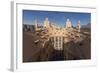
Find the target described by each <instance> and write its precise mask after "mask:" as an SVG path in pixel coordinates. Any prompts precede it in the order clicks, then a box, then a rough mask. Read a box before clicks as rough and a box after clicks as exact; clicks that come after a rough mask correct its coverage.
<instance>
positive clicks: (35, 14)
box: [23, 10, 91, 26]
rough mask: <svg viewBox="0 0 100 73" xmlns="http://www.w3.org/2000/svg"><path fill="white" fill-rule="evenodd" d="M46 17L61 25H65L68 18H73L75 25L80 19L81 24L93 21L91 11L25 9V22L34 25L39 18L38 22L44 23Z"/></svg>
mask: <svg viewBox="0 0 100 73" xmlns="http://www.w3.org/2000/svg"><path fill="white" fill-rule="evenodd" d="M46 17H48V19H49V21H50V22H53V23H56V24H57V25H59V26H65V24H66V20H67V19H70V20H71V22H72V24H73V26H76V25H77V21H78V20H80V22H81V25H86V24H88V23H91V13H79V12H56V11H36V10H23V24H29V25H34V21H35V19H37V21H38V23H39V24H40V25H43V22H44V20H45V18H46Z"/></svg>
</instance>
